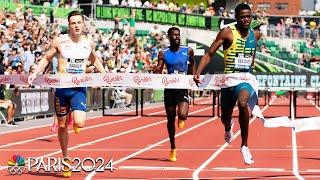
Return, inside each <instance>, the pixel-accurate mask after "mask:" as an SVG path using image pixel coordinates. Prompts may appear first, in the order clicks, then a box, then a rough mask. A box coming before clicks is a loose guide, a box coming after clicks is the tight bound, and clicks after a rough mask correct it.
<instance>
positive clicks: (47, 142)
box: [0, 99, 320, 179]
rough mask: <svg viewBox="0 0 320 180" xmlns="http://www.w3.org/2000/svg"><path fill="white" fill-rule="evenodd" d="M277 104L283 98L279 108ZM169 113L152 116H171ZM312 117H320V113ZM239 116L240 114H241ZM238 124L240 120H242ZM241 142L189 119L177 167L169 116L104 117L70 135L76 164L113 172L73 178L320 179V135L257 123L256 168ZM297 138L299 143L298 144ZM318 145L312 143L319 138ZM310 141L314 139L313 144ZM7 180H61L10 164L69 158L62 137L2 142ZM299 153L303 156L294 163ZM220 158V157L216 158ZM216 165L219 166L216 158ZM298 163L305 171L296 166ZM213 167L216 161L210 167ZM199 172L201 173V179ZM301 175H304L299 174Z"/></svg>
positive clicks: (42, 132)
mask: <svg viewBox="0 0 320 180" xmlns="http://www.w3.org/2000/svg"><path fill="white" fill-rule="evenodd" d="M273 103H275V104H276V103H277V99H276V100H275V101H274V102H273ZM211 108H212V107H206V108H205V109H204V106H192V107H190V113H193V114H206V113H207V114H209V113H210V112H211V111H212V109H211ZM162 109H163V107H155V108H151V109H148V110H145V111H146V112H147V113H149V114H150V113H163V112H161V110H162ZM261 109H264V114H265V115H269V114H271V113H275V114H278V116H281V115H285V114H288V108H287V107H277V106H270V107H269V106H266V107H261ZM312 112H313V113H312V114H317V113H318V115H319V114H320V110H318V109H316V108H314V109H313V110H312ZM236 113H237V109H235V114H236ZM236 119H237V118H235V120H236ZM234 131H235V132H236V133H237V134H236V135H238V136H237V137H236V139H235V140H234V141H233V142H232V143H231V144H229V145H228V144H225V142H224V138H223V133H224V130H223V127H222V125H221V122H220V119H219V118H217V117H212V118H204V117H192V118H188V121H187V123H186V127H185V128H184V129H182V130H180V129H177V138H176V144H177V148H178V161H177V162H174V163H172V162H169V161H168V152H169V142H168V139H167V131H166V118H164V117H139V116H138V117H100V118H95V119H92V120H90V121H87V122H86V127H85V128H83V129H82V131H81V133H80V134H78V135H75V134H74V133H73V132H72V131H70V133H69V135H70V139H69V149H70V152H69V156H70V157H80V158H85V157H92V158H96V157H99V156H101V157H103V158H104V159H105V160H108V159H109V158H111V157H112V158H113V161H114V167H115V168H116V169H115V171H114V172H113V173H111V172H109V171H106V172H103V173H86V172H79V173H73V175H72V179H84V178H88V179H90V178H91V179H192V178H195V179H196V178H199V179H247V178H249V179H255V178H261V179H268V178H277V179H297V177H302V178H305V179H309V178H314V179H319V178H320V174H319V173H320V168H319V166H318V165H319V161H320V159H319V157H318V156H317V152H318V150H319V149H320V148H319V143H317V139H319V138H320V137H319V136H320V135H319V133H317V132H316V131H310V132H302V133H299V134H294V133H293V132H292V130H291V129H288V128H275V129H267V128H264V127H263V126H262V124H261V123H260V120H258V119H252V120H251V123H250V136H249V147H250V150H251V153H252V154H253V157H254V159H255V164H253V165H251V166H246V165H244V163H243V160H242V157H241V153H240V151H239V148H240V142H241V141H240V140H241V139H240V136H239V125H238V123H236V126H235V128H234ZM293 137H296V142H297V144H293ZM311 138H312V139H311ZM309 139H310V140H309ZM0 142H1V144H0V152H1V156H0V162H1V167H0V177H1V179H3V178H5V179H22V178H23V179H56V178H61V177H62V176H61V174H60V173H54V172H50V173H45V172H35V170H34V169H33V170H32V172H27V173H24V174H23V175H21V176H18V175H15V176H13V175H9V174H8V172H7V170H6V167H5V165H6V162H7V160H8V158H9V157H10V156H12V154H21V155H22V156H23V157H25V158H26V157H40V156H42V157H48V156H50V157H61V153H60V147H59V142H58V139H57V136H56V135H55V134H53V133H51V132H50V131H49V127H42V128H37V129H30V130H26V131H20V132H12V133H7V134H1V135H0ZM295 146H297V151H298V157H296V158H295V157H294V156H293V150H294V147H295ZM212 157H213V158H212ZM210 158H211V159H210ZM295 159H296V160H297V162H298V164H297V167H295V166H294V164H293V162H294V160H295ZM208 160H210V161H208ZM197 172H199V173H198V174H197ZM294 172H298V175H297V173H296V175H295V174H294Z"/></svg>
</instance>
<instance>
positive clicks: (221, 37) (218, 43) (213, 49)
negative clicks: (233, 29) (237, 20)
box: [194, 27, 229, 84]
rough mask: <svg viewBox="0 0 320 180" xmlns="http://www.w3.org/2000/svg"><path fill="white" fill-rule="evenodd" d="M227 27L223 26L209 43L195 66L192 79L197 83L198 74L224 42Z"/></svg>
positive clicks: (198, 81) (198, 80) (227, 31)
mask: <svg viewBox="0 0 320 180" xmlns="http://www.w3.org/2000/svg"><path fill="white" fill-rule="evenodd" d="M228 28H229V27H227V28H223V29H222V30H221V31H220V32H219V33H218V35H217V38H216V39H215V40H214V41H213V43H212V44H211V46H210V48H209V50H208V52H207V53H206V54H205V55H204V56H202V58H201V60H200V63H199V66H198V68H197V71H196V73H195V74H194V81H195V82H196V83H197V84H198V83H200V74H201V72H202V71H203V69H204V68H205V67H206V66H207V65H208V64H209V62H210V61H211V59H212V57H213V55H214V54H215V53H216V51H217V50H218V49H219V48H220V46H221V45H222V44H223V43H224V42H225V40H226V38H227V36H228V33H229V30H228Z"/></svg>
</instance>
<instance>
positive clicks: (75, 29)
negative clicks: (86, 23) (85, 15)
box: [69, 15, 83, 36]
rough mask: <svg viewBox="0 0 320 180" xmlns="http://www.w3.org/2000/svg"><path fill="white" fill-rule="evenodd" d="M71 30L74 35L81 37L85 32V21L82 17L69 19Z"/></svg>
mask: <svg viewBox="0 0 320 180" xmlns="http://www.w3.org/2000/svg"><path fill="white" fill-rule="evenodd" d="M69 30H70V33H71V34H72V35H75V36H80V35H81V34H82V32H83V19H82V16H80V15H76V16H71V17H70V19H69Z"/></svg>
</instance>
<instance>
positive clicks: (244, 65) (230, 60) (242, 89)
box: [194, 4, 261, 164]
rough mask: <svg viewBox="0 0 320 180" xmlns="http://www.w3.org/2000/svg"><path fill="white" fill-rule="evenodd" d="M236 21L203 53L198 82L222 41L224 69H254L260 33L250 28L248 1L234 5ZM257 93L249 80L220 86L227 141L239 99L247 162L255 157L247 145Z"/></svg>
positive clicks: (231, 134) (250, 161)
mask: <svg viewBox="0 0 320 180" xmlns="http://www.w3.org/2000/svg"><path fill="white" fill-rule="evenodd" d="M235 17H236V21H237V23H236V24H235V25H232V26H230V27H226V28H224V29H222V30H221V31H220V32H219V33H218V35H217V38H216V39H215V41H214V42H213V43H212V44H211V47H210V49H209V51H208V52H207V53H206V54H205V55H204V56H203V57H202V59H201V61H200V64H199V66H198V68H197V71H196V73H195V76H194V80H195V82H196V83H200V78H199V77H200V73H201V72H202V71H203V69H204V68H205V67H206V65H207V64H208V63H209V62H210V61H211V59H212V57H213V55H214V53H215V52H216V51H217V50H218V49H219V47H220V46H221V45H223V51H224V60H225V68H224V72H225V73H236V72H252V70H253V67H254V56H255V51H256V44H257V40H259V39H260V37H261V33H260V32H259V31H254V30H252V29H250V23H251V20H252V16H251V9H250V7H249V6H248V5H247V4H239V5H238V6H237V7H236V8H235ZM253 95H254V91H253V88H252V87H251V85H250V84H248V83H240V84H239V85H237V86H234V87H230V88H223V89H221V111H222V115H221V120H222V123H223V125H224V127H225V141H226V142H227V143H230V142H231V141H232V140H233V132H232V126H233V120H232V112H233V108H234V106H235V104H236V102H237V101H238V108H239V124H240V128H241V138H242V143H241V149H240V151H241V153H242V155H243V159H244V162H245V164H253V162H254V161H253V158H252V155H251V153H250V151H249V148H248V142H247V140H248V132H249V108H248V100H249V98H250V96H253Z"/></svg>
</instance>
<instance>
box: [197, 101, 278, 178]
mask: <svg viewBox="0 0 320 180" xmlns="http://www.w3.org/2000/svg"><path fill="white" fill-rule="evenodd" d="M274 100H275V98H273V99H272V100H271V101H270V103H269V104H271V103H272V102H273V101H274ZM268 107H269V105H266V106H265V107H264V108H263V109H262V110H261V112H263V111H265V110H266V109H267V108H268ZM256 118H257V117H254V118H252V119H251V120H250V121H249V126H250V124H251V123H252V122H253V121H254V120H255V119H256ZM239 135H240V130H239V131H238V132H237V133H236V134H235V135H234V139H235V138H237V137H238V136H239ZM228 145H229V144H228V143H224V144H223V145H222V146H221V147H220V148H219V149H218V150H217V151H216V152H215V153H213V154H212V155H211V156H210V157H209V158H208V159H207V160H206V161H205V162H204V163H203V164H201V165H200V166H199V167H198V168H197V169H196V170H195V171H194V172H193V174H192V178H193V179H194V180H199V173H200V172H201V171H202V170H203V169H204V168H205V167H206V166H207V165H208V164H209V163H211V162H212V161H213V160H214V159H215V158H216V157H217V156H218V155H219V154H220V153H221V152H222V151H223V150H224V149H226V148H227V147H228Z"/></svg>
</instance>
